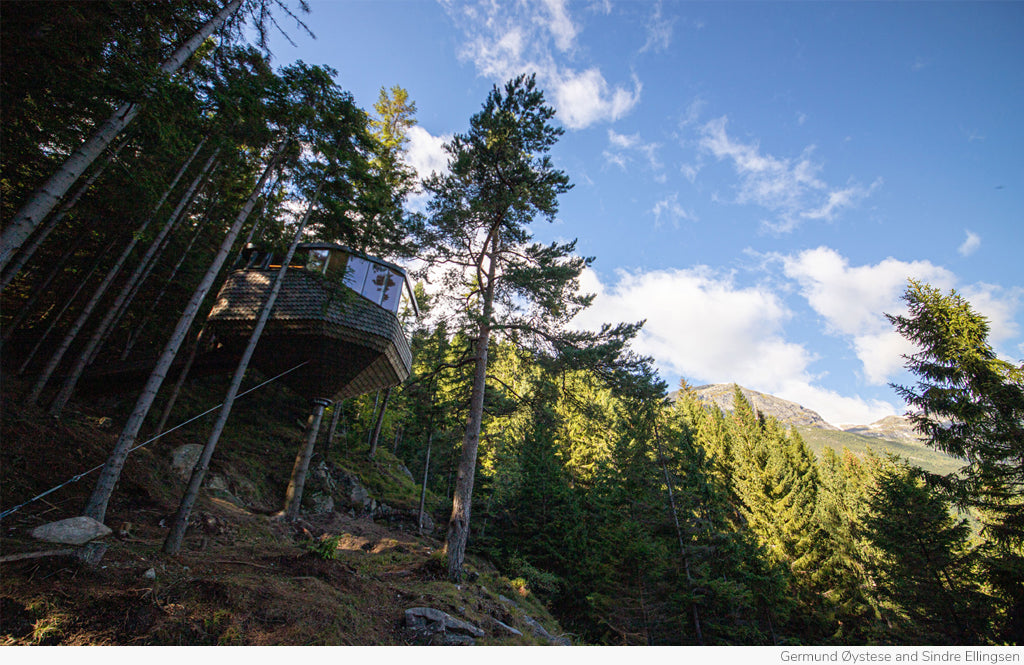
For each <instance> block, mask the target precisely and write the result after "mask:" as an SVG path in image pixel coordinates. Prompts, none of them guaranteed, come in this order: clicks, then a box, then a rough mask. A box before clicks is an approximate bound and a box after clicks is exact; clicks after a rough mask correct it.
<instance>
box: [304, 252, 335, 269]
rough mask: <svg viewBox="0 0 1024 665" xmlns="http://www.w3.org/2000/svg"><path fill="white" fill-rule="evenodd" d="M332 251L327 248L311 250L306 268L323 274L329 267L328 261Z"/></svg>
mask: <svg viewBox="0 0 1024 665" xmlns="http://www.w3.org/2000/svg"><path fill="white" fill-rule="evenodd" d="M329 258H330V252H329V251H328V250H326V249H311V250H309V259H308V260H307V261H306V270H309V271H312V272H318V273H320V274H323V273H324V271H325V270H326V269H327V261H328V259H329Z"/></svg>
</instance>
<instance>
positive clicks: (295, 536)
mask: <svg viewBox="0 0 1024 665" xmlns="http://www.w3.org/2000/svg"><path fill="white" fill-rule="evenodd" d="M225 385H226V380H225V379H224V378H223V377H207V378H204V379H202V380H199V381H196V382H194V383H192V385H191V386H190V388H189V391H188V394H186V395H184V396H183V398H182V400H181V405H182V406H181V412H182V413H187V414H194V413H197V412H201V411H202V410H204V409H206V408H209V406H211V402H212V403H214V404H215V403H216V401H217V400H219V398H220V396H221V395H222V394H223V390H224V387H225ZM19 387H20V388H23V387H21V386H18V385H17V383H16V381H14V380H8V379H7V377H5V383H4V385H3V390H4V394H3V396H2V398H3V405H4V408H3V409H2V412H0V416H2V418H0V439H2V440H3V441H4V445H3V446H2V447H0V470H2V474H3V483H2V484H0V509H2V510H6V509H8V508H12V507H14V506H16V505H18V504H20V503H21V502H23V501H26V500H27V499H28V498H29V497H32V496H35V495H37V494H39V493H41V492H43V491H45V490H48V489H50V488H52V487H54V486H56V485H58V484H60V483H62V482H64V481H67V480H68V479H69V478H72V477H73V476H74V475H75V474H77V473H81V472H82V471H83V470H85V469H88V468H90V467H92V466H94V465H96V464H99V463H102V461H103V459H104V457H105V455H106V454H107V451H108V450H109V448H110V446H111V445H112V443H113V439H114V437H115V436H116V432H115V431H114V429H115V428H114V427H113V425H112V423H113V422H117V421H119V420H121V419H122V418H123V416H124V412H125V410H126V409H127V408H128V407H130V406H131V403H132V402H131V401H130V400H124V399H118V400H114V399H109V400H105V401H96V402H93V403H91V404H90V405H89V407H88V409H87V408H86V407H83V406H81V405H77V406H78V407H79V408H80V409H81V410H71V411H69V412H68V413H67V414H66V417H65V418H64V419H63V421H55V420H53V419H50V418H47V417H46V416H45V414H44V413H43V412H42V411H41V410H39V409H36V408H34V407H23V406H22V405H21V404H19V403H18V400H17V399H16V398H15V397H16V392H15V390H16V389H17V388H19ZM305 408H306V407H305V405H304V402H303V400H301V399H299V398H296V397H295V396H294V395H291V394H290V393H288V392H287V391H284V390H280V389H276V388H274V387H269V388H268V389H266V390H262V391H260V392H256V393H253V395H251V396H250V397H247V398H246V399H244V400H241V401H240V402H239V403H238V404H237V405H236V413H235V414H233V418H232V420H231V421H230V422H229V426H228V429H227V430H226V431H225V436H224V437H223V439H222V445H221V446H220V447H219V448H218V450H217V453H216V454H215V455H214V459H213V462H212V464H211V468H210V474H209V476H208V477H209V478H210V481H209V482H208V483H207V484H206V487H205V488H204V490H203V491H202V492H201V494H200V500H199V502H198V503H197V505H196V508H195V510H194V511H193V513H192V519H191V520H190V526H189V530H188V533H187V534H186V539H185V547H184V549H183V551H182V553H181V554H180V555H178V556H173V557H172V556H166V555H164V554H162V553H161V550H160V548H161V544H162V541H163V539H164V537H165V536H166V534H167V528H166V524H167V522H168V521H170V519H171V518H172V517H173V515H174V511H175V510H176V508H177V502H178V499H179V497H180V496H181V493H182V491H183V489H184V486H185V481H184V480H183V479H182V478H181V476H180V475H179V473H178V472H176V471H175V469H174V468H173V463H172V460H173V458H174V453H175V452H176V451H178V450H180V449H182V448H183V447H185V446H188V445H192V444H195V443H196V442H197V441H199V442H201V441H202V440H203V437H204V436H205V431H204V430H205V429H207V428H208V426H209V421H208V419H207V420H206V421H202V420H201V421H197V422H196V423H195V424H194V425H190V426H188V427H185V428H182V429H180V430H177V431H175V432H172V433H170V434H169V435H167V436H166V437H164V438H161V439H159V440H157V441H155V442H154V443H153V444H152V445H150V446H147V447H145V448H142V449H140V450H138V451H136V452H135V453H133V454H132V455H131V456H130V457H129V459H128V463H127V464H126V466H125V470H124V473H123V475H122V478H121V481H120V483H119V485H118V489H117V492H116V493H115V495H114V498H113V501H112V502H111V505H110V509H109V511H108V513H107V519H106V523H107V525H108V526H109V527H111V528H112V529H113V533H112V534H111V535H109V536H107V537H105V538H103V539H102V541H101V542H103V543H104V544H105V545H106V546H107V548H108V549H107V550H106V553H105V554H104V555H103V558H102V561H100V563H99V565H97V566H95V567H89V566H85V565H84V564H82V563H81V562H80V561H79V560H78V559H77V558H75V557H74V556H72V555H69V554H66V553H62V552H67V551H68V550H69V549H70V550H72V551H73V550H74V548H69V547H68V546H67V545H53V544H48V543H44V542H40V541H37V540H35V539H33V538H32V537H31V536H30V535H29V534H30V532H31V531H32V530H33V529H34V528H35V527H37V526H39V525H41V524H44V523H47V522H51V521H54V520H58V519H63V518H65V517H71V516H74V515H76V514H77V513H78V510H80V508H81V506H82V505H84V502H85V499H86V497H87V496H88V493H89V491H90V490H91V487H92V483H91V482H90V481H91V480H93V477H92V476H86V477H85V478H83V479H82V481H81V482H73V483H71V484H69V485H67V486H66V487H63V488H61V489H60V490H58V491H55V492H54V493H52V494H50V495H48V496H47V497H46V498H45V500H41V501H36V502H33V503H29V504H27V505H25V506H24V507H22V508H21V509H20V510H18V511H17V512H15V513H13V514H11V515H9V516H8V517H5V518H4V521H3V524H2V531H0V553H2V555H3V556H2V558H0V646H2V645H37V644H43V645H216V644H228V645H305V644H320V645H407V644H422V643H425V642H427V641H430V640H431V639H441V638H438V637H437V636H436V635H434V636H432V637H431V636H425V635H424V634H423V631H420V632H419V633H417V632H415V631H411V630H408V629H407V628H406V627H405V625H404V623H405V621H406V616H407V615H406V614H405V613H406V611H407V610H410V609H412V608H423V607H427V608H431V610H437V611H438V613H444V614H446V615H450V618H453V619H457V620H458V621H460V622H465V623H468V624H472V626H474V627H476V628H478V629H479V630H480V631H483V636H482V637H481V636H479V634H478V633H476V632H475V633H473V639H474V640H475V641H476V643H477V644H483V645H512V644H548V643H551V642H552V641H553V639H555V638H551V637H550V635H558V634H559V633H560V632H561V631H560V629H559V627H558V625H557V623H556V622H555V621H554V619H552V618H551V616H550V614H549V613H548V612H547V610H546V609H545V608H544V606H543V604H542V603H541V602H540V601H539V600H538V599H537V598H536V597H535V596H534V595H532V594H531V593H530V592H529V590H528V589H526V588H523V587H522V586H521V585H520V586H515V585H513V584H512V583H511V582H510V581H509V580H508V579H506V578H505V577H503V576H502V575H501V574H500V573H498V571H496V570H495V569H494V567H493V566H491V565H490V564H489V563H488V562H487V561H486V560H483V559H479V558H476V557H472V556H470V557H469V558H468V560H467V564H468V565H467V569H468V575H467V578H468V579H466V581H465V582H464V583H462V584H460V585H454V584H451V583H449V582H447V581H446V580H445V572H446V568H445V565H444V562H443V561H442V560H441V559H440V558H439V555H438V552H439V550H440V549H441V548H442V547H443V528H437V529H434V530H433V531H432V532H428V533H425V534H424V535H423V536H419V535H417V532H416V526H415V523H414V522H413V521H411V520H410V515H411V514H413V510H412V509H413V507H414V506H416V505H418V498H419V493H418V488H417V487H416V483H414V482H413V480H412V479H411V478H410V477H409V476H408V472H407V471H406V470H405V469H404V466H402V463H401V461H400V460H398V459H397V458H395V457H394V456H392V455H391V453H390V452H389V451H387V450H384V449H378V451H377V456H376V459H375V460H373V461H371V460H368V459H367V452H368V449H367V446H366V444H365V439H363V440H362V441H359V439H362V437H353V439H352V441H351V442H350V443H349V444H348V445H346V444H345V443H342V442H339V443H338V445H336V446H334V447H333V448H332V449H331V450H329V451H328V450H323V448H322V447H321V448H320V450H321V452H320V453H319V454H317V455H316V457H315V458H314V463H313V464H312V465H311V469H312V471H311V474H310V478H309V480H308V482H307V485H306V495H305V496H306V498H307V499H308V502H307V501H304V502H303V503H304V508H303V514H302V518H301V519H300V520H298V521H297V522H294V523H288V522H285V521H282V520H280V519H278V518H276V517H275V513H276V512H277V510H279V508H280V505H281V501H282V497H283V496H284V489H285V483H286V482H287V478H288V473H289V471H290V469H291V465H292V461H293V460H294V456H295V452H296V450H297V448H298V446H299V445H300V444H301V441H302V430H301V421H302V412H303V411H304V410H305ZM177 420H178V418H175V419H174V420H173V421H177ZM204 422H205V425H204ZM428 507H430V508H431V512H432V513H433V515H434V518H435V520H436V521H437V522H440V521H441V519H442V518H443V516H444V514H445V512H446V510H447V511H450V508H449V507H447V506H446V504H445V501H444V498H443V497H436V496H433V497H430V498H429V499H428ZM40 553H46V554H47V556H39V554H40ZM26 555H28V556H31V557H33V558H26ZM542 631H543V632H542ZM545 636H546V637H545ZM442 638H444V639H459V640H463V641H466V640H468V639H469V638H468V637H466V636H464V635H455V636H454V637H452V635H451V634H449V635H448V636H447V637H444V635H442ZM445 643H447V642H445Z"/></svg>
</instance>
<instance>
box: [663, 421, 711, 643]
mask: <svg viewBox="0 0 1024 665" xmlns="http://www.w3.org/2000/svg"><path fill="white" fill-rule="evenodd" d="M654 417H655V418H657V415H655V416H654ZM654 443H655V445H656V446H657V447H658V461H659V462H661V472H662V474H663V475H664V476H665V487H666V488H667V489H668V505H669V507H670V508H671V509H672V522H673V523H674V524H675V527H676V538H677V539H678V540H679V556H680V557H682V559H683V569H684V571H685V573H686V584H687V585H688V586H689V590H690V591H692V590H693V577H692V576H691V575H690V559H689V557H688V556H687V555H686V545H685V544H684V541H683V530H682V528H680V526H679V511H678V510H676V499H675V495H674V494H673V492H672V479H671V478H670V477H669V475H668V465H667V464H665V453H664V452H663V451H662V449H661V436H660V435H659V434H658V423H657V421H655V423H654ZM690 608H691V613H692V615H693V629H694V631H695V633H696V636H697V644H699V645H701V646H704V633H703V631H702V630H701V627H700V608H699V607H698V606H697V603H695V602H692V601H691V603H690Z"/></svg>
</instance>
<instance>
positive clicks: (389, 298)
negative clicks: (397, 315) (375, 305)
mask: <svg viewBox="0 0 1024 665" xmlns="http://www.w3.org/2000/svg"><path fill="white" fill-rule="evenodd" d="M404 283H405V278H404V277H403V276H401V275H398V274H396V273H393V272H390V271H388V282H387V285H386V286H385V288H384V299H383V300H381V303H380V306H381V307H383V308H384V309H386V310H388V311H391V312H397V311H398V301H399V300H401V299H402V284H404Z"/></svg>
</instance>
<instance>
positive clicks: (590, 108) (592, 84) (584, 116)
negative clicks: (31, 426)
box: [546, 67, 643, 129]
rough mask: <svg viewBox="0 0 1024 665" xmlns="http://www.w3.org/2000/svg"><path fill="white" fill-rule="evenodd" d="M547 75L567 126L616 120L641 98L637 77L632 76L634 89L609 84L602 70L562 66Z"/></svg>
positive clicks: (575, 127) (559, 114)
mask: <svg viewBox="0 0 1024 665" xmlns="http://www.w3.org/2000/svg"><path fill="white" fill-rule="evenodd" d="M546 79H547V80H548V82H550V84H551V85H552V87H553V88H554V104H555V108H556V109H557V111H558V117H559V118H560V119H561V121H562V122H563V123H565V126H566V127H568V128H569V129H583V128H585V127H589V126H591V125H593V124H595V123H598V122H601V121H604V120H618V119H619V118H621V117H623V116H625V115H626V114H627V113H629V112H630V111H631V110H632V109H633V107H634V106H636V105H637V103H638V102H639V101H640V90H641V89H642V87H643V86H642V85H641V84H640V80H639V79H637V78H636V77H635V76H634V77H633V90H632V91H630V90H628V89H626V88H623V87H621V86H616V87H615V88H614V89H613V88H612V87H611V86H609V85H608V82H607V81H606V80H605V78H604V76H603V75H602V74H601V70H600V69H598V68H597V67H592V68H590V69H588V70H586V71H584V72H576V71H572V70H569V69H561V70H558V71H555V72H550V73H548V75H547V76H546Z"/></svg>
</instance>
